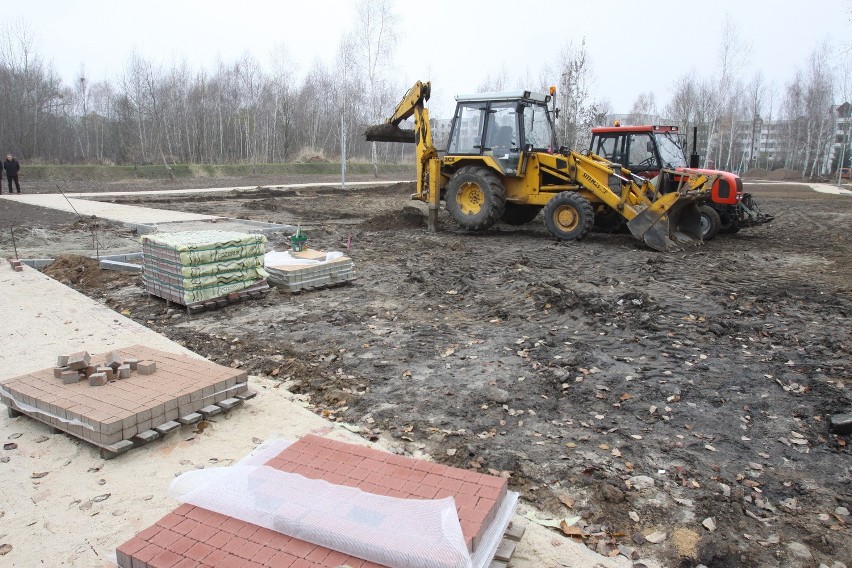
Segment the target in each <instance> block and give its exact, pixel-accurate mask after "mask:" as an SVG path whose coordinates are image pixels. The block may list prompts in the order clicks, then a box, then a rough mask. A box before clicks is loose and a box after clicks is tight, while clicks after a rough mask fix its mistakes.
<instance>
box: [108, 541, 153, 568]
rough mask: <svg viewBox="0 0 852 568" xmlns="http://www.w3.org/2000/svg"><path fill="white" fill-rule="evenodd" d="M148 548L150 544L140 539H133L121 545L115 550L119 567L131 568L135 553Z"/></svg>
mask: <svg viewBox="0 0 852 568" xmlns="http://www.w3.org/2000/svg"><path fill="white" fill-rule="evenodd" d="M146 546H148V543H147V542H145V541H144V540H142V539H141V538H139V537H133V538H131V539H130V540H128V541H127V542H125V543H123V544H121V545H119V546H118V547H116V549H115V555H116V556H117V557H118V565H119V566H121V568H130V558H131V557H132V556H133V554H134V553H136V552H138V551H139V550H142V549H143V548H145V547H146Z"/></svg>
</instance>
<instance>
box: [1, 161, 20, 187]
mask: <svg viewBox="0 0 852 568" xmlns="http://www.w3.org/2000/svg"><path fill="white" fill-rule="evenodd" d="M3 169H4V170H6V181H7V182H8V184H9V193H12V182H13V181H14V182H15V189H17V190H18V193H21V184H20V183H18V172H19V171H20V170H21V164H19V163H18V160H16V159H15V157H14V156H13V155H12V154H6V161H5V162H3Z"/></svg>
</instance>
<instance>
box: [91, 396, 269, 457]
mask: <svg viewBox="0 0 852 568" xmlns="http://www.w3.org/2000/svg"><path fill="white" fill-rule="evenodd" d="M255 396H257V393H256V392H255V391H251V390H249V391H245V392H242V393H239V394H237V395H234V397H233V398H227V399H225V400H223V401H222V402H218V403H216V404H213V405H210V406H206V407H204V408H202V409H201V410H199V411H198V412H193V413H192V414H188V415H186V416H182V417H180V418H178V419H177V420H175V421H171V422H167V423H165V424H161V425H160V426H157V427H154V428H151V429H150V430H145V431H144V432H139V434H137V435H136V436H133V437H132V438H130V439H129V440H122V441H120V442H118V443H116V444H112V445H110V446H99V447H100V449H101V459H105V460H111V459H113V458H116V457H118V456H120V455H121V454H123V453H124V452H126V451H128V450H131V449H133V448H138V447H140V446H144V445H146V444H148V443H150V442H153V441H154V440H158V439H160V438H165V437H166V436H167V435H169V434H171V433H173V432H177V431H178V430H180V427H181V426H184V425H188V424H195V423H197V422H200V421H201V420H207V419H208V418H211V417H213V416H215V415H217V414H221V413H222V412H230V411H231V410H233V409H234V408H236V407H238V406H240V405H242V403H244V402H245V401H247V400H249V399H251V398H254V397H255ZM214 407H215V409H216V410H213V408H214ZM95 445H97V444H95Z"/></svg>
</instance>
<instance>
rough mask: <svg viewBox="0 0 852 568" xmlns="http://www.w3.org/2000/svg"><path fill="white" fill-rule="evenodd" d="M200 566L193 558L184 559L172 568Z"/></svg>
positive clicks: (194, 567)
mask: <svg viewBox="0 0 852 568" xmlns="http://www.w3.org/2000/svg"><path fill="white" fill-rule="evenodd" d="M197 566H198V562H196V561H195V560H193V559H191V558H184V559H183V560H181V561H180V562H178V563H177V564H175V565H174V566H173V567H172V568H196V567H197Z"/></svg>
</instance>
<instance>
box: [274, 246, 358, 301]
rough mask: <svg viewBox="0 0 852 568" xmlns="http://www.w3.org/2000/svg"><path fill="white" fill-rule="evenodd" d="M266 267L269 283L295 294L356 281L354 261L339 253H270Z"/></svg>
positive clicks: (310, 251)
mask: <svg viewBox="0 0 852 568" xmlns="http://www.w3.org/2000/svg"><path fill="white" fill-rule="evenodd" d="M265 266H266V271H267V272H268V273H269V280H270V282H272V283H273V284H275V285H276V286H281V287H283V288H287V289H289V290H291V291H293V292H297V291H299V290H309V289H312V288H323V287H325V286H334V285H337V284H342V283H344V282H351V281H352V280H355V266H354V263H353V262H352V259H351V258H349V257H348V256H345V255H344V254H343V253H342V252H337V251H331V252H325V251H320V250H313V249H310V250H305V251H301V252H289V251H287V252H268V253H266V256H265Z"/></svg>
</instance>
